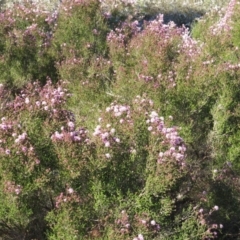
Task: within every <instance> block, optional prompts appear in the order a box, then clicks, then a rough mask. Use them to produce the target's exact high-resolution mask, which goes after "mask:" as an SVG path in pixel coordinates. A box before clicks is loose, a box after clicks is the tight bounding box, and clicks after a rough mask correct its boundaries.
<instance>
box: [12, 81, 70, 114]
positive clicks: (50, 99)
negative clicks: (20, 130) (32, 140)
mask: <svg viewBox="0 0 240 240" xmlns="http://www.w3.org/2000/svg"><path fill="white" fill-rule="evenodd" d="M64 84H65V82H60V83H58V85H57V87H55V86H54V85H53V84H52V82H51V80H48V81H47V83H46V84H45V85H44V87H41V86H40V84H39V83H38V82H34V83H33V84H31V83H29V84H28V86H27V88H26V89H24V90H22V91H21V94H20V95H19V96H17V97H16V98H15V100H14V101H13V102H9V103H8V104H7V105H8V107H10V108H12V107H13V108H14V110H15V111H21V110H23V109H27V110H28V111H30V112H33V113H37V112H39V111H46V112H49V113H51V114H52V115H53V116H54V115H58V114H59V113H58V108H59V107H60V106H61V105H62V104H64V103H65V101H66V99H67V97H69V96H70V95H69V94H68V93H67V89H65V88H63V87H62V85H64Z"/></svg>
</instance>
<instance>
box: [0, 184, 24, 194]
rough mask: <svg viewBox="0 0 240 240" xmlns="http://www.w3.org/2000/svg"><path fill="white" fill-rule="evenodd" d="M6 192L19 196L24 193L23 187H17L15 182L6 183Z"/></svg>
mask: <svg viewBox="0 0 240 240" xmlns="http://www.w3.org/2000/svg"><path fill="white" fill-rule="evenodd" d="M4 191H5V192H7V193H14V194H16V195H19V194H20V193H21V192H22V186H20V185H16V184H15V183H14V182H11V181H7V182H5V187H4Z"/></svg>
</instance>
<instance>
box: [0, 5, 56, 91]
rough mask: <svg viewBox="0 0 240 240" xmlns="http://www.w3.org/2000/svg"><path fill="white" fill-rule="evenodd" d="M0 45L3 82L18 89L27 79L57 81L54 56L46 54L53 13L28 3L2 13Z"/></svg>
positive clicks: (0, 65)
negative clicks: (49, 78)
mask: <svg viewBox="0 0 240 240" xmlns="http://www.w3.org/2000/svg"><path fill="white" fill-rule="evenodd" d="M0 15H1V17H0V21H1V27H0V42H1V43H0V46H1V47H0V48H1V53H0V54H1V61H0V69H1V77H0V81H1V82H2V83H7V84H8V85H9V86H10V87H14V88H21V87H22V86H23V85H24V84H26V83H27V82H28V81H31V80H36V79H38V80H39V81H43V82H44V81H45V80H46V77H48V76H49V77H51V78H52V79H53V80H56V78H57V73H56V69H55V67H54V61H55V60H54V59H53V58H52V56H51V55H50V54H49V46H50V42H51V34H52V27H53V25H54V22H55V20H56V14H55V13H50V12H48V11H46V10H44V8H41V7H39V6H37V5H34V4H30V3H27V2H23V3H21V4H20V3H16V4H15V5H14V6H13V7H12V8H9V9H6V10H4V11H3V12H1V14H0Z"/></svg>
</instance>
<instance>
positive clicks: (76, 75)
mask: <svg viewBox="0 0 240 240" xmlns="http://www.w3.org/2000/svg"><path fill="white" fill-rule="evenodd" d="M106 20H107V19H106V18H105V17H104V15H103V13H102V11H101V8H100V3H99V1H97V0H90V1H63V3H62V4H61V6H60V8H59V12H58V19H57V26H56V28H55V30H54V32H53V41H52V44H53V46H52V47H53V49H52V52H53V55H54V56H56V58H57V59H58V61H57V68H58V71H59V74H60V77H61V78H63V79H67V80H69V81H71V82H74V83H75V84H76V83H79V82H80V81H83V80H84V81H86V80H88V79H89V80H91V81H95V82H97V83H98V85H99V87H101V85H104V84H106V82H109V73H108V71H110V67H109V64H108V63H107V61H108V60H107V53H108V48H107V44H106V35H107V31H108V30H107V21H106ZM99 61H100V62H99ZM102 63H104V64H102ZM103 65H104V66H103ZM95 67H96V68H95Z"/></svg>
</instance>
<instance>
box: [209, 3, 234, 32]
mask: <svg viewBox="0 0 240 240" xmlns="http://www.w3.org/2000/svg"><path fill="white" fill-rule="evenodd" d="M236 4H237V1H236V0H231V1H230V2H229V4H228V6H227V9H226V11H225V15H224V16H223V17H222V18H221V19H220V21H219V22H217V24H215V25H213V26H212V27H211V31H212V34H213V35H218V34H221V32H222V31H224V32H229V31H230V30H231V17H232V15H233V12H234V8H235V5H236Z"/></svg>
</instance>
